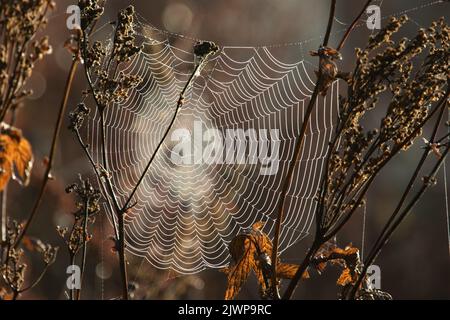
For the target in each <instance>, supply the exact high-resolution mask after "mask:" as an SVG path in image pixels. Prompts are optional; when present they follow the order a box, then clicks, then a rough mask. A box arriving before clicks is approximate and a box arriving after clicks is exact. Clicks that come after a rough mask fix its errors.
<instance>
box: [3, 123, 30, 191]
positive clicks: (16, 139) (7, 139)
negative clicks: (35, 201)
mask: <svg viewBox="0 0 450 320" xmlns="http://www.w3.org/2000/svg"><path fill="white" fill-rule="evenodd" d="M32 166H33V153H32V150H31V145H30V143H29V142H28V140H26V139H25V138H24V137H23V136H22V132H21V131H20V130H18V129H16V128H13V127H11V126H9V125H7V124H4V123H2V124H1V125H0V191H1V190H3V189H4V188H5V186H6V185H7V184H8V182H9V180H10V179H11V177H13V178H15V179H16V180H18V181H19V183H21V184H22V185H25V186H26V185H28V183H29V180H30V174H31V168H32ZM14 168H15V169H16V170H15V171H16V172H17V175H16V174H15V173H14Z"/></svg>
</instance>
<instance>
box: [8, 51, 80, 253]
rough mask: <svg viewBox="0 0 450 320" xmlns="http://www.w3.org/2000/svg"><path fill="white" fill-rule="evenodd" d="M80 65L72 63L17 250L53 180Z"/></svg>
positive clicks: (16, 243) (75, 60)
mask: <svg viewBox="0 0 450 320" xmlns="http://www.w3.org/2000/svg"><path fill="white" fill-rule="evenodd" d="M78 63H79V61H78V59H76V58H74V60H73V61H72V65H71V67H70V71H69V76H68V78H67V81H66V85H65V89H64V97H63V100H62V102H61V106H60V108H59V113H58V118H57V119H56V125H55V129H54V132H53V138H52V145H51V147H50V153H49V155H48V164H47V168H46V169H45V173H44V178H43V181H42V184H41V187H40V189H39V193H38V198H37V199H36V201H35V203H34V206H33V209H32V210H31V213H30V216H29V217H28V219H27V221H26V223H25V226H24V228H23V229H22V232H21V233H20V235H19V236H18V237H17V240H16V242H15V244H14V247H15V248H17V247H18V246H19V244H20V242H21V240H22V239H23V237H24V235H25V234H26V233H27V231H28V228H29V227H30V225H31V222H32V221H33V219H34V217H35V215H36V212H37V211H38V209H39V206H40V204H41V202H42V198H43V196H44V193H45V190H46V188H47V183H48V181H49V180H50V179H51V170H52V167H53V162H54V158H55V152H56V147H57V145H58V140H59V133H60V131H61V126H62V123H63V119H64V115H65V113H66V107H67V101H68V100H69V95H70V91H71V88H72V83H73V79H74V76H75V72H76V70H77V67H78Z"/></svg>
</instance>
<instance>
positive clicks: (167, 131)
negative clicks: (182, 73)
mask: <svg viewBox="0 0 450 320" xmlns="http://www.w3.org/2000/svg"><path fill="white" fill-rule="evenodd" d="M202 65H203V63H202V62H201V63H199V64H198V65H197V66H196V67H195V69H194V71H193V72H192V74H191V76H190V77H189V79H188V81H187V82H186V84H185V86H184V88H183V90H182V91H181V93H180V97H179V98H178V102H177V107H176V109H175V112H174V113H173V116H172V119H171V121H170V123H169V125H168V126H167V128H166V131H165V132H164V135H163V136H162V138H161V140H160V141H159V144H158V146H157V147H156V149H155V151H154V152H153V154H152V156H151V157H150V160H149V161H148V163H147V165H146V166H145V169H144V171H143V172H142V174H141V176H140V178H139V180H138V182H137V183H136V185H135V186H134V188H133V190H132V191H131V194H130V195H129V197H128V199H127V201H126V202H125V204H124V205H123V207H122V210H123V211H126V210H127V209H128V206H129V204H130V202H131V200H132V199H133V197H134V195H135V193H136V192H137V190H138V188H139V186H140V185H141V183H142V181H143V180H144V178H145V176H146V175H147V172H148V170H149V169H150V166H151V164H152V162H153V160H154V159H155V157H156V155H157V154H158V151H159V149H160V148H161V146H162V144H163V143H164V141H165V140H166V138H167V136H168V134H169V132H170V130H171V129H172V126H173V124H174V123H175V120H176V118H177V115H178V112H179V111H180V109H181V107H182V106H183V101H184V95H185V93H186V91H187V89H188V88H189V87H190V85H191V84H192V81H193V80H194V78H195V75H196V74H197V72H198V71H199V70H200V68H201V67H202Z"/></svg>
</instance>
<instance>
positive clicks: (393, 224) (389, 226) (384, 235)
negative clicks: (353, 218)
mask: <svg viewBox="0 0 450 320" xmlns="http://www.w3.org/2000/svg"><path fill="white" fill-rule="evenodd" d="M447 96H448V94H447ZM444 101H446V99H443V100H441V106H440V113H439V116H438V119H437V121H436V124H435V126H434V129H433V132H432V134H431V137H430V140H429V141H430V143H433V142H434V140H435V139H436V135H437V132H438V129H439V126H440V123H441V121H442V118H443V115H444V111H445V109H446V108H445V103H443V102H444ZM429 152H430V148H429V147H427V148H426V149H425V151H424V152H423V154H422V157H421V159H420V161H419V163H418V164H417V166H416V169H415V170H414V173H413V174H412V176H411V178H410V180H409V183H408V185H407V187H406V189H405V191H404V192H403V195H402V197H401V199H400V201H399V203H398V205H397V207H396V208H395V209H394V211H393V213H392V214H391V216H390V218H389V219H388V221H387V222H386V224H385V226H384V228H383V230H382V231H381V233H380V235H379V236H378V238H377V240H376V241H375V244H374V245H373V247H372V249H371V250H370V253H369V255H368V256H367V259H366V261H365V263H364V266H363V270H362V271H361V274H360V275H359V277H358V280H357V282H356V283H355V285H354V287H353V288H352V290H351V291H350V298H351V299H354V298H355V296H356V293H357V288H358V287H359V286H360V284H361V283H362V281H363V279H364V277H365V276H366V273H367V270H368V268H369V266H370V265H371V264H372V263H373V262H374V261H375V259H376V257H377V256H378V255H379V253H380V251H381V249H382V248H383V247H384V245H385V244H386V243H387V241H388V240H389V238H390V237H391V235H392V234H393V233H394V231H395V229H396V228H397V226H398V225H399V224H400V222H401V221H402V220H403V219H404V218H405V217H406V216H407V214H408V212H409V211H410V210H411V209H412V207H413V206H414V205H415V203H416V202H417V201H418V200H419V199H420V197H421V195H422V194H423V193H424V192H425V191H426V189H427V188H428V185H427V184H425V183H424V184H423V186H422V188H421V190H420V191H419V192H418V193H417V194H416V196H415V197H414V198H413V199H412V200H411V202H410V203H409V204H408V206H407V208H405V209H404V210H403V211H402V213H400V214H399V212H400V209H401V208H402V207H403V205H404V203H405V201H406V198H407V196H408V195H409V194H410V192H411V189H412V187H413V185H414V182H415V181H416V179H417V177H418V175H419V173H420V170H421V169H422V167H423V165H424V163H425V161H426V159H427V158H428V155H429ZM447 152H448V147H447V149H446V151H445V154H443V155H442V157H441V158H440V159H439V161H438V163H437V164H436V166H435V167H434V169H433V170H432V171H431V174H430V175H429V176H430V177H431V176H433V175H434V173H435V172H436V170H437V169H438V168H439V167H440V164H441V163H442V161H443V160H444V158H445V155H446V153H447ZM397 217H398V219H397V220H396V218H397Z"/></svg>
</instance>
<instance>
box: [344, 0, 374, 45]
mask: <svg viewBox="0 0 450 320" xmlns="http://www.w3.org/2000/svg"><path fill="white" fill-rule="evenodd" d="M371 2H372V0H367V2H366V4H365V5H364V7H363V8H362V10H361V12H360V13H359V14H358V15H357V16H356V18H355V20H353V22H352V23H351V25H350V26H349V27H348V29H347V31H345V34H344V36H343V37H342V39H341V42H339V45H338V46H337V48H336V50H337V51H341V49H342V47H343V46H344V44H345V41H346V40H347V38H348V36H349V35H350V33H351V32H352V30H353V28H354V27H355V26H356V24H357V23H358V21H359V19H361V17H362V15H363V14H364V12H366V9H367V7H368V6H369V4H370V3H371Z"/></svg>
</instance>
